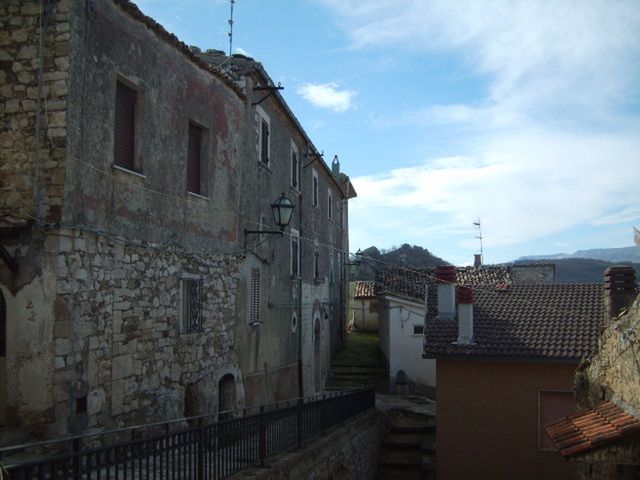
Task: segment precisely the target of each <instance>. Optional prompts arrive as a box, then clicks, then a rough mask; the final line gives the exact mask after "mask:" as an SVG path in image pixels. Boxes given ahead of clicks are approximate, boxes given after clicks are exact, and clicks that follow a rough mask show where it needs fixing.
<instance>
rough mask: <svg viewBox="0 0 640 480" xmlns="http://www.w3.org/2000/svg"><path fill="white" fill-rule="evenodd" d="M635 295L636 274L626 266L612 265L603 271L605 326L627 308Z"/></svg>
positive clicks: (631, 268)
mask: <svg viewBox="0 0 640 480" xmlns="http://www.w3.org/2000/svg"><path fill="white" fill-rule="evenodd" d="M636 294H637V286H636V272H635V270H634V269H633V267H630V266H627V265H614V266H612V267H609V268H607V269H606V270H605V271H604V316H605V324H608V323H609V322H611V321H612V320H613V319H614V318H616V317H617V316H618V315H620V313H621V312H622V311H623V310H624V309H625V308H627V307H629V306H630V305H631V304H632V303H633V301H634V299H635V298H636Z"/></svg>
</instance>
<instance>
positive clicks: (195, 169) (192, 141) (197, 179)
mask: <svg viewBox="0 0 640 480" xmlns="http://www.w3.org/2000/svg"><path fill="white" fill-rule="evenodd" d="M187 191H189V192H191V193H197V194H199V195H200V194H202V193H203V188H202V129H201V128H200V127H198V126H196V125H194V124H193V123H189V142H188V145H187Z"/></svg>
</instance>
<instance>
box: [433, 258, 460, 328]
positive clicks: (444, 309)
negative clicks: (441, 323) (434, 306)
mask: <svg viewBox="0 0 640 480" xmlns="http://www.w3.org/2000/svg"><path fill="white" fill-rule="evenodd" d="M436 281H437V282H438V318H439V319H440V320H451V319H452V318H454V317H455V316H456V285H455V284H456V267H454V266H452V265H441V266H439V267H436Z"/></svg>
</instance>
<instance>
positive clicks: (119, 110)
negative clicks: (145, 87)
mask: <svg viewBox="0 0 640 480" xmlns="http://www.w3.org/2000/svg"><path fill="white" fill-rule="evenodd" d="M135 133H136V91H135V90H133V89H132V88H129V87H127V86H126V85H124V84H123V83H121V82H117V83H116V108H115V123H114V127H113V163H114V164H115V165H117V166H118V167H122V168H126V169H127V170H134V171H135V163H134V158H135Z"/></svg>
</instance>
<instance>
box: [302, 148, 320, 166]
mask: <svg viewBox="0 0 640 480" xmlns="http://www.w3.org/2000/svg"><path fill="white" fill-rule="evenodd" d="M307 157H314V158H312V159H311V160H309V161H308V162H307V164H306V165H303V166H302V169H303V170H304V169H305V168H307V167H308V166H309V165H311V164H312V163H313V162H315V161H316V159H318V158H323V157H324V150H323V151H322V152H320V153H318V152H309V153H307Z"/></svg>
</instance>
